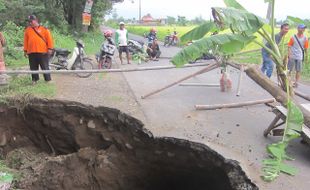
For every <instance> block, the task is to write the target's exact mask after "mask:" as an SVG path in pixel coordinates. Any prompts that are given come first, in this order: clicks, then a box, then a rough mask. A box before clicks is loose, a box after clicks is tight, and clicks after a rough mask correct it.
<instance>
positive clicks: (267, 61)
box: [261, 23, 289, 78]
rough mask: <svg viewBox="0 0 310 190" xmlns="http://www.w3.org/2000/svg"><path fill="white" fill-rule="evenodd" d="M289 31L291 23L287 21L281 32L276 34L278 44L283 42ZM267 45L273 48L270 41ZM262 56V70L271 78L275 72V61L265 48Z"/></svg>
mask: <svg viewBox="0 0 310 190" xmlns="http://www.w3.org/2000/svg"><path fill="white" fill-rule="evenodd" d="M288 31H289V24H287V23H284V24H282V25H281V30H280V32H279V33H278V34H276V35H275V40H276V43H277V44H279V43H280V42H281V40H282V38H283V36H285V35H286V34H287V33H288ZM266 47H268V48H269V49H271V45H270V44H269V43H267V44H266ZM262 57H263V65H262V68H261V70H262V72H263V73H264V74H266V75H267V77H269V78H270V77H271V75H272V72H273V67H274V63H273V61H272V59H271V56H270V54H269V53H268V51H267V50H266V49H265V48H263V49H262Z"/></svg>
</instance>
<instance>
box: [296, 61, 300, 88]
mask: <svg viewBox="0 0 310 190" xmlns="http://www.w3.org/2000/svg"><path fill="white" fill-rule="evenodd" d="M301 69H302V61H301V60H296V64H295V70H296V81H295V86H296V87H297V86H298V82H299V81H300V76H301Z"/></svg>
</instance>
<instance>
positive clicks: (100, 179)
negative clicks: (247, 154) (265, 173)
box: [0, 98, 258, 190]
mask: <svg viewBox="0 0 310 190" xmlns="http://www.w3.org/2000/svg"><path fill="white" fill-rule="evenodd" d="M0 120H1V123H0V132H1V133H0V134H1V135H0V143H1V144H0V150H1V156H2V157H3V158H4V159H5V160H6V163H7V165H9V167H11V168H14V169H16V170H18V172H19V173H20V179H19V181H16V182H15V183H14V186H15V188H18V189H31V190H39V189H40V190H42V189H51V190H52V189H57V190H62V189H64V190H65V189H68V190H69V189H70V190H72V189H75V190H78V189H87V190H88V189H93V190H97V189H98V190H99V189H105V190H109V189H113V190H118V189H135V190H140V189H141V190H142V189H148V190H153V189H154V190H155V189H156V190H158V189H161V190H165V189H167V190H168V189H169V190H171V189H172V190H173V189H178V190H180V189H181V190H182V189H191V190H195V189H210V190H211V189H212V190H213V189H217V190H222V189H223V190H226V189H227V190H230V189H243V190H251V189H258V188H257V187H256V185H255V184H253V183H252V182H251V181H250V180H249V179H248V177H247V176H246V175H245V173H244V172H243V171H242V169H241V167H240V166H239V164H238V163H237V162H236V161H233V160H228V159H225V158H224V157H223V156H221V155H220V154H218V153H217V152H215V151H213V150H211V149H210V148H209V147H207V146H206V145H202V144H198V143H193V142H189V141H185V140H180V139H175V138H154V137H153V136H152V134H151V133H150V132H149V131H147V130H146V129H145V128H143V124H142V122H140V121H139V120H137V119H135V118H132V117H130V116H128V115H126V114H124V113H122V112H120V111H118V110H116V109H111V108H106V107H97V108H95V107H92V106H85V105H83V104H80V103H76V102H68V101H56V100H42V99H32V98H30V99H27V100H25V99H23V100H11V101H9V103H7V104H2V105H1V106H0Z"/></svg>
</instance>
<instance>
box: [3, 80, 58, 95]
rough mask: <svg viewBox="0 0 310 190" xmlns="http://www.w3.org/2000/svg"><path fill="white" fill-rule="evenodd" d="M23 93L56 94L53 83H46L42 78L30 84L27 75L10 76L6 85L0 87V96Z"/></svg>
mask: <svg viewBox="0 0 310 190" xmlns="http://www.w3.org/2000/svg"><path fill="white" fill-rule="evenodd" d="M23 94H31V95H36V96H40V97H53V96H55V94H56V86H55V84H50V83H46V82H44V81H42V80H40V81H39V82H38V84H36V85H32V84H31V78H30V77H29V76H23V77H16V76H14V77H12V79H10V82H9V84H8V85H7V86H4V87H1V88H0V97H1V98H3V97H9V96H16V95H23Z"/></svg>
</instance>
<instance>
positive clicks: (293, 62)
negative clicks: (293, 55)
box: [287, 59, 302, 72]
mask: <svg viewBox="0 0 310 190" xmlns="http://www.w3.org/2000/svg"><path fill="white" fill-rule="evenodd" d="M287 68H288V70H289V71H293V70H294V68H295V71H297V72H300V71H301V69H302V60H297V59H290V60H289V61H288V65H287Z"/></svg>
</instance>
